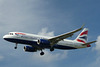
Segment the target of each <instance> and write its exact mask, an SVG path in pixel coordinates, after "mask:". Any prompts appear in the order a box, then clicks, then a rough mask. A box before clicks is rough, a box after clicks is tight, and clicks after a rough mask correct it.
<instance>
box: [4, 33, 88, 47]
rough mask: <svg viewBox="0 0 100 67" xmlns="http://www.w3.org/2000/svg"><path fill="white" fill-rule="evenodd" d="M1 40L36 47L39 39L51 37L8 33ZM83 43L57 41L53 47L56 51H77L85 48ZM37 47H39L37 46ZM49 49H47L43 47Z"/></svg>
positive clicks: (65, 40)
mask: <svg viewBox="0 0 100 67" xmlns="http://www.w3.org/2000/svg"><path fill="white" fill-rule="evenodd" d="M3 38H4V39H5V40H7V41H10V42H14V43H20V44H27V45H31V46H37V45H38V44H37V41H38V40H39V39H50V38H52V37H47V36H41V35H35V34H28V33H21V32H10V33H9V34H7V35H5V36H3ZM82 44H83V43H80V42H76V41H75V40H67V39H64V40H62V41H59V42H58V43H57V44H55V45H54V48H57V49H74V48H75V49H78V48H86V47H87V46H85V45H82ZM38 46H39V45H38ZM44 48H49V47H44Z"/></svg>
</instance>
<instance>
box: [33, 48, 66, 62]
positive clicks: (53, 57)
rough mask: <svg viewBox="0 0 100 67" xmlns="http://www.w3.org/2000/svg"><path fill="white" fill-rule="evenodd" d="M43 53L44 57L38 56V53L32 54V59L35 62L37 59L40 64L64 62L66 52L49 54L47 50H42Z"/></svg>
mask: <svg viewBox="0 0 100 67" xmlns="http://www.w3.org/2000/svg"><path fill="white" fill-rule="evenodd" d="M44 52H45V55H44V56H40V55H39V52H37V53H34V55H33V59H35V60H37V59H38V60H39V61H41V62H49V63H50V62H51V63H52V62H54V61H60V60H64V59H66V58H67V51H59V53H58V52H56V53H55V52H54V53H51V52H49V51H47V50H44Z"/></svg>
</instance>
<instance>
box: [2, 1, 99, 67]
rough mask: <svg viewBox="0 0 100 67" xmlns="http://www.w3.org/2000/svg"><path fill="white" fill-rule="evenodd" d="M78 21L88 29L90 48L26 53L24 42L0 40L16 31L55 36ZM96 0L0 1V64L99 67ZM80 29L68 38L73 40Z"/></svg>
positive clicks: (97, 2) (47, 66) (97, 8)
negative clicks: (91, 42) (16, 44)
mask: <svg viewBox="0 0 100 67" xmlns="http://www.w3.org/2000/svg"><path fill="white" fill-rule="evenodd" d="M82 24H85V27H87V28H89V36H88V42H89V41H94V40H97V42H96V43H94V44H91V46H92V47H90V48H84V49H77V50H64V51H63V50H55V51H54V52H50V51H49V50H47V49H46V50H44V52H45V55H44V56H40V55H39V53H40V52H35V53H28V52H24V51H23V47H24V46H25V45H21V44H19V45H18V49H17V50H15V49H14V46H15V44H14V43H10V42H7V41H5V40H3V38H2V37H3V36H4V35H5V34H7V33H8V32H12V31H19V32H26V33H34V34H39V35H46V36H57V35H60V34H63V33H66V32H69V31H72V30H74V29H77V28H80V27H81V25H82ZM99 28H100V1H99V0H0V67H40V66H41V67H44V66H46V67H61V66H63V67H99V66H100V31H99ZM79 33H80V32H78V33H76V34H74V36H73V37H71V38H68V39H72V40H73V39H75V38H76V37H77V35H78V34H79Z"/></svg>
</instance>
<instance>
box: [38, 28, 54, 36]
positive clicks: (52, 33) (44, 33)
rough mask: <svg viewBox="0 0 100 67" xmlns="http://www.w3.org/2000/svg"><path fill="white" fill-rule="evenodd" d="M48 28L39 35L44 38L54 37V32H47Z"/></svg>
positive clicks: (43, 29)
mask: <svg viewBox="0 0 100 67" xmlns="http://www.w3.org/2000/svg"><path fill="white" fill-rule="evenodd" d="M47 30H48V29H47V28H42V30H41V31H40V32H39V33H38V34H39V35H43V36H51V37H52V36H54V31H52V32H47Z"/></svg>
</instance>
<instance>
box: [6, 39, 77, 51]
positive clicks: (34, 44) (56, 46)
mask: <svg viewBox="0 0 100 67" xmlns="http://www.w3.org/2000/svg"><path fill="white" fill-rule="evenodd" d="M5 40H7V41H10V42H13V43H20V44H27V45H31V46H33V47H41V48H49V49H50V45H44V46H43V45H38V44H37V42H35V41H27V40H20V39H11V38H9V39H8V38H6V39H5ZM53 47H54V48H56V49H66V50H69V49H77V48H74V47H69V46H62V45H54V46H53Z"/></svg>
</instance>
